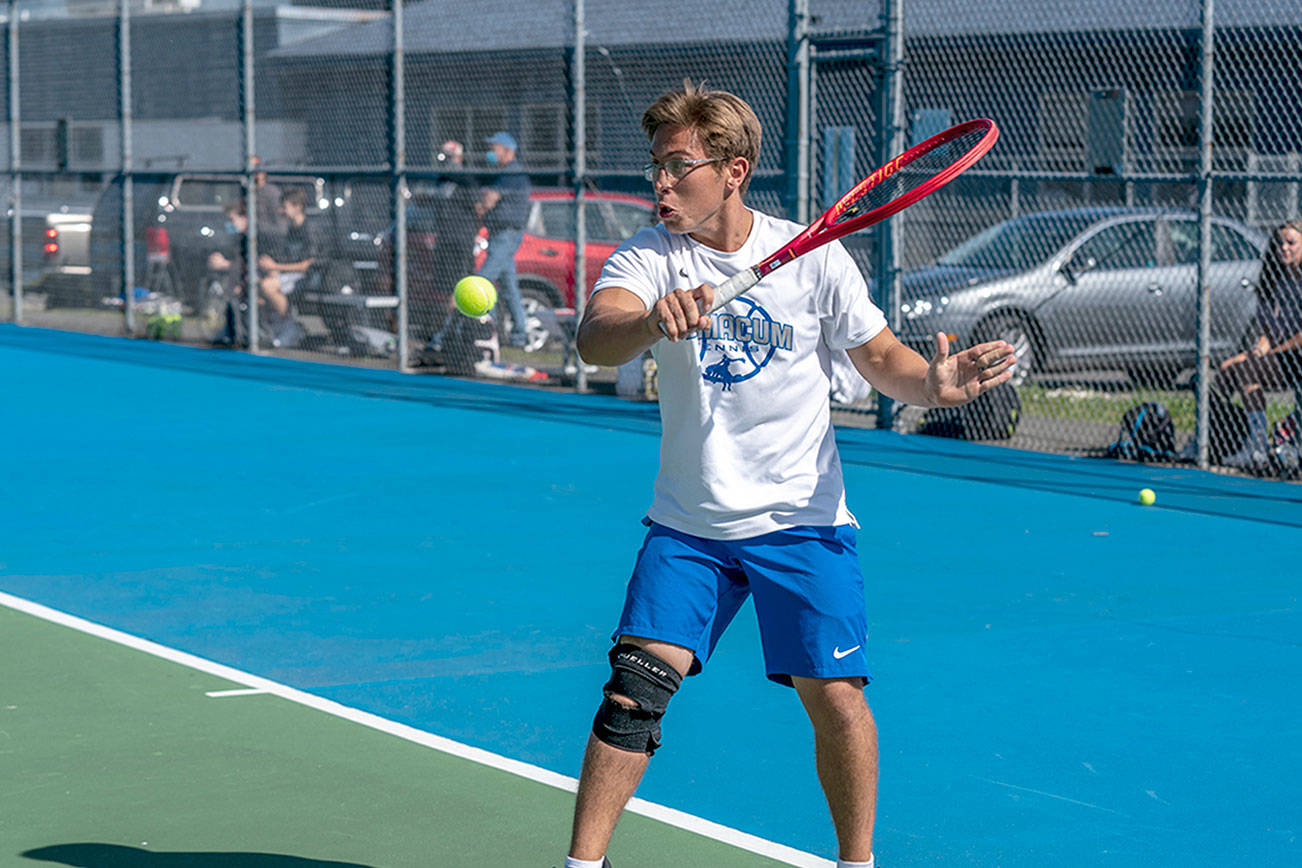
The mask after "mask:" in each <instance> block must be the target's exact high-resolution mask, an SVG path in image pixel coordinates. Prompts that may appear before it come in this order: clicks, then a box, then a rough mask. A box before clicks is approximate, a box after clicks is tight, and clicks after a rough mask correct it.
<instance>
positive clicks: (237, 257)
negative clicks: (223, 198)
mask: <svg viewBox="0 0 1302 868" xmlns="http://www.w3.org/2000/svg"><path fill="white" fill-rule="evenodd" d="M222 213H224V214H225V215H226V236H225V237H224V238H222V240H221V242H220V243H219V244H218V247H217V249H216V250H214V251H212V252H211V253H209V254H208V277H207V278H206V279H205V281H204V283H205V285H211V284H212V283H214V282H220V283H221V285H222V289H223V291H224V292H225V293H227V294H230V293H232V292H234V290H235V289H236V288H237V287H240V286H243V284H244V278H245V274H244V249H245V243H246V241H245V238H246V236H247V235H248V233H249V212H248V209H247V208H246V207H245V205H244V200H243V199H236V200H235V201H234V202H227V203H226V207H225V208H223V209H222Z"/></svg>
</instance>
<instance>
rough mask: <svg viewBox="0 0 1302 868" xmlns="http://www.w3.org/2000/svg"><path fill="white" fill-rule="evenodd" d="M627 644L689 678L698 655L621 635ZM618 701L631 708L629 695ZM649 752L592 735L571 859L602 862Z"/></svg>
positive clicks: (581, 776) (577, 802)
mask: <svg viewBox="0 0 1302 868" xmlns="http://www.w3.org/2000/svg"><path fill="white" fill-rule="evenodd" d="M619 641H620V642H621V643H628V644H630V645H637V646H639V647H641V648H645V649H646V650H648V651H650V652H651V653H652V654H655V655H657V656H658V657H660V658H661V659H663V660H665V661H666V662H668V663H669V664H670V665H671V666H673V667H674V668H675V669H677V670H678V672H679V674H680V675H684V676H685V675H686V674H687V670H688V669H689V668H691V665H692V656H693V655H692V652H691V651H689V650H688V649H686V648H683V647H682V646H680V645H671V644H669V643H667V642H656V641H653V640H650V639H642V638H639V637H636V636H621V637H620V638H619ZM611 698H612V699H614V700H615V701H616V702H619V703H621V704H622V705H626V706H629V707H631V706H632V705H633V704H634V703H633V701H632V700H630V699H628V698H627V697H621V696H612V697H611ZM650 760H651V757H650V756H649V755H648V754H645V753H641V752H637V751H627V750H621V749H620V748H617V747H612V746H611V745H608V744H606V743H605V742H603V741H601V740H600V739H598V738H597V737H596V736H594V735H590V736H588V747H587V750H586V751H585V752H584V755H583V771H582V772H580V773H579V792H578V795H577V796H576V797H575V801H574V830H573V833H572V835H571V837H570V855H571V856H573V857H574V858H576V859H591V860H596V859H600V858H601V857H602V856H604V855H605V853H606V848H607V846H608V845H609V844H610V836H611V835H612V834H614V831H615V823H616V822H618V820H619V815H620V814H622V813H623V812H624V806H625V805H626V804H628V800H629V799H631V798H633V793H634V792H636V791H637V785H638V784H639V783H641V781H642V775H643V773H645V772H646V767H647V763H648V762H649V761H650Z"/></svg>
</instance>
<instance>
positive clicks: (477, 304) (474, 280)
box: [452, 274, 497, 319]
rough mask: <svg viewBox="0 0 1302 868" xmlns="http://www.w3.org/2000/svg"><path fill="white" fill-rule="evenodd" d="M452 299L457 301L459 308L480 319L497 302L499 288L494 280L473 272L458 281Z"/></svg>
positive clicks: (467, 314)
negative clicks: (494, 284) (494, 283)
mask: <svg viewBox="0 0 1302 868" xmlns="http://www.w3.org/2000/svg"><path fill="white" fill-rule="evenodd" d="M452 300H453V301H455V302H456V303H457V310H459V311H461V312H462V313H464V314H465V315H466V316H470V317H474V318H475V319H478V318H479V317H481V316H483V315H484V314H486V313H488V312H489V311H490V310H492V309H493V305H495V304H497V290H496V289H495V288H494V287H493V282H492V281H490V280H488V279H487V278H484V277H480V276H479V275H477V274H472V275H470V276H469V277H463V278H461V279H460V280H458V281H457V285H456V286H455V287H453V288H452Z"/></svg>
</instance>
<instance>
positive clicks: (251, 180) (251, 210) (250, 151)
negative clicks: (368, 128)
mask: <svg viewBox="0 0 1302 868" xmlns="http://www.w3.org/2000/svg"><path fill="white" fill-rule="evenodd" d="M240 70H241V75H240V98H241V100H242V101H243V103H244V119H243V123H244V191H245V193H244V211H245V216H246V217H247V218H248V221H249V223H248V229H246V230H245V233H244V299H245V301H247V302H248V308H249V309H248V313H247V322H248V333H249V352H251V353H256V352H257V351H258V181H257V177H256V176H257V169H258V157H257V154H258V151H257V141H258V140H257V108H256V107H255V106H254V104H253V96H254V95H253V2H252V0H243V3H242V4H241V6H240ZM236 314H238V311H236Z"/></svg>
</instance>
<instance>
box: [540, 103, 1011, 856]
mask: <svg viewBox="0 0 1302 868" xmlns="http://www.w3.org/2000/svg"><path fill="white" fill-rule="evenodd" d="M642 127H643V129H644V130H645V131H646V133H647V135H648V137H649V138H650V140H651V162H650V163H649V164H647V166H646V176H647V178H648V180H650V181H651V183H652V184H653V185H654V189H655V197H656V202H657V204H658V207H659V218H660V222H659V224H658V225H657V226H655V227H651V228H647V229H644V230H642V231H640V232H638V233H637V234H636V235H634V236H633V237H632V238H630V239H629V240H628V241H626V242H625V243H624V244H623V245H622V246H621V247H620V248H619V249H618V250H616V251H615V253H614V254H613V255H612V256H611V257H610V259H609V260H608V261H607V262H606V265H605V268H604V270H603V272H602V275H601V278H600V279H599V280H598V282H597V285H596V289H595V293H594V295H593V297H592V300H591V302H590V303H589V304H588V307H587V310H586V312H585V314H584V317H583V321H582V322H581V323H580V326H579V331H578V349H579V353H580V355H581V356H582V357H583V359H584V360H585V361H587V362H590V363H593V364H599V365H619V364H621V363H623V362H626V361H628V360H629V359H632V358H634V357H636V356H638V355H639V354H641V353H642V352H643V351H644V350H646V349H647V348H648V347H650V348H651V349H652V353H653V355H654V356H655V360H656V364H657V367H658V372H659V390H660V416H661V421H662V429H663V433H662V437H661V449H660V455H661V459H660V473H659V476H658V477H657V479H656V483H655V496H654V500H653V502H652V504H651V507H650V509H649V510H648V511H647V515H646V518H645V519H644V523H645V524H646V525H647V527H648V531H647V535H646V540H645V542H644V544H643V546H642V550H641V551H640V552H639V554H638V556H637V560H636V564H635V566H634V568H633V575H632V577H631V579H630V580H629V584H628V589H627V593H626V597H625V603H624V610H623V614H622V615H621V616H620V621H619V626H618V628H617V629H616V630H615V634H614V638H615V644H614V647H613V648H612V649H611V652H610V660H611V666H612V675H611V677H610V680H609V681H608V682H607V683H606V685H605V688H604V694H605V698H604V700H603V702H602V703H601V706H600V708H599V710H598V712H597V715H596V718H595V720H594V722H593V731H592V735H591V737H590V738H589V739H588V746H587V750H586V753H585V755H584V760H583V771H582V774H581V776H580V780H579V790H578V796H577V800H576V804H575V815H574V827H573V837H572V838H571V842H570V852H569V857H568V858H567V859H566V860H565V865H566V868H601V866H603V865H609V862H608V861H607V860H606V859H605V853H606V848H607V845H608V843H609V841H610V837H611V835H612V833H613V831H614V828H615V823H616V821H617V820H618V818H619V815H620V813H621V812H622V811H623V808H624V806H625V804H626V803H627V801H628V800H629V799H630V798H631V797H632V795H633V792H634V790H635V789H636V788H637V785H638V783H639V781H640V780H641V778H642V775H643V772H644V771H645V770H646V767H647V764H648V759H649V757H650V756H651V754H652V753H653V752H654V751H655V750H656V748H658V747H659V746H660V738H661V732H660V720H661V718H662V716H663V715H664V714H665V711H666V708H667V707H668V703H669V700H670V697H672V695H673V694H674V692H675V691H676V690H677V689H678V688H679V686H680V684H681V683H682V680H683V678H684V677H685V676H688V675H692V674H694V673H696V672H699V671H700V669H701V667H702V665H703V664H704V663H705V662H707V661H708V660H709V657H710V653H711V652H712V651H713V650H714V647H715V644H716V642H717V641H718V639H719V637H720V635H721V634H722V633H723V631H724V629H725V628H726V627H727V626H728V624H729V622H730V621H731V620H732V618H733V616H734V615H735V614H736V613H737V610H738V609H739V608H740V607H741V605H742V603H743V602H744V601H745V600H746V598H747V597H748V596H753V597H754V599H755V611H756V615H757V617H758V619H759V626H760V633H761V638H762V644H763V649H764V661H765V667H766V671H767V673H768V677H769V678H770V679H772V680H773V681H776V682H778V683H781V684H784V685H790V686H793V687H794V688H795V690H796V693H797V695H798V696H799V697H800V700H801V702H802V703H803V705H804V708H805V711H806V713H807V714H808V716H809V719H810V721H811V722H812V724H813V728H814V736H815V749H816V750H815V754H816V764H817V769H818V776H819V780H820V782H821V784H822V787H823V790H824V792H825V794H826V796H827V802H828V805H829V806H830V809H831V814H832V820H833V824H834V826H835V828H836V835H837V839H838V844H839V851H840V860H839V861H838V862H837V865H838V866H840V868H864V866H869V868H871V866H872V865H873V850H872V834H873V816H874V810H875V803H876V791H877V732H876V726H875V724H874V722H873V718H872V714H871V713H870V711H869V709H868V704H867V702H866V701H865V699H864V687H865V686H866V684H867V683H868V680H869V678H870V674H869V670H868V661H867V655H866V654H865V648H864V645H865V642H866V639H867V617H866V614H865V604H864V593H863V577H862V574H861V572H860V567H859V556H858V553H857V551H856V547H855V546H856V543H855V531H856V529H857V528H858V523H857V522H856V520H855V517H854V516H853V515H852V514H851V513H850V511H849V509H847V508H846V502H845V493H844V490H843V483H842V477H841V466H840V460H839V458H838V456H837V450H836V443H835V440H834V438H833V432H832V426H831V422H830V408H829V403H828V393H829V390H830V387H831V380H830V376H831V370H832V355H833V354H834V353H838V352H846V353H848V355H849V358H850V360H851V361H852V362H853V363H854V366H855V368H857V370H858V371H859V373H860V374H861V375H862V376H863V377H864V378H865V379H866V380H867V381H868V382H870V383H871V384H872V385H873V386H874V387H876V388H877V389H878V390H880V391H881V392H884V393H885V394H887V395H890V396H892V397H894V398H897V399H899V400H901V401H904V402H907V403H909V404H917V405H925V406H933V407H935V406H955V405H958V404H962V403H964V402H966V401H970V400H972V399H973V398H975V397H977V396H978V395H980V394H981V393H983V392H985V391H987V390H989V389H992V388H994V387H995V386H998V385H1000V384H1001V383H1004V382H1006V381H1007V380H1008V379H1009V377H1010V376H1011V375H1012V372H1011V370H1010V369H1011V368H1012V366H1013V364H1014V363H1015V359H1014V357H1013V354H1012V347H1011V346H1009V345H1008V344H1006V343H1004V342H1002V341H995V342H991V343H984V344H980V345H978V346H975V347H972V348H970V349H966V350H963V351H962V352H959V353H956V354H953V355H951V354H950V352H949V346H948V342H947V340H946V338H945V336H944V335H943V334H938V335H936V351H935V354H934V355H933V356H932V358H931V360H930V361H928V360H926V359H924V358H923V357H922V356H920V355H918V354H917V353H915V352H914V351H913V350H910V349H908V348H907V347H905V346H904V345H903V344H902V343H900V342H899V340H898V339H896V337H895V336H894V335H893V334H892V333H891V331H890V329H888V328H887V325H886V320H885V317H884V316H883V315H882V312H881V311H880V310H879V309H878V308H877V307H875V306H874V305H873V303H872V302H871V301H870V299H869V296H868V288H867V285H866V284H865V282H864V279H863V277H862V276H861V275H860V273H859V271H858V269H857V268H856V267H855V264H854V262H853V261H852V260H851V258H850V256H849V254H847V253H846V251H845V249H844V247H842V246H841V244H840V242H834V243H832V244H829V245H826V246H824V247H821V248H819V249H817V250H814V251H811V252H810V253H808V254H806V255H804V256H801V257H799V258H797V259H796V260H795V261H793V262H791V263H789V264H787V265H785V266H783V267H782V268H780V269H778V270H777V271H775V272H773V273H772V274H770V275H768V276H767V277H766V278H765V279H764V280H762V281H761V282H760V283H759V284H758V285H756V286H755V287H754V288H752V289H751V290H750V291H749V292H748V293H747V294H746V295H744V296H742V297H741V298H738V299H736V300H735V301H733V302H731V303H730V304H728V305H727V306H725V307H724V308H723V309H721V310H720V311H719V312H717V313H716V314H714V315H713V316H705V315H702V314H701V311H702V310H709V309H710V305H711V302H712V300H713V290H712V287H713V286H715V285H717V284H718V283H719V282H721V281H723V280H724V279H726V278H728V277H730V276H732V275H733V274H735V273H736V272H738V271H740V270H742V269H744V268H747V267H749V266H750V265H752V264H753V263H755V262H758V261H760V260H761V259H763V258H764V257H765V256H766V255H768V254H769V253H771V252H772V251H774V250H776V249H778V248H779V247H781V246H782V245H783V244H785V243H786V242H787V241H789V240H791V239H792V238H793V237H795V235H796V234H797V233H798V232H799V231H800V230H801V228H802V227H800V226H797V225H796V224H794V223H790V222H787V221H784V220H778V219H776V218H774V217H771V216H769V215H767V214H763V213H761V212H759V211H755V210H752V209H750V208H748V207H747V206H746V205H745V204H744V202H743V196H744V194H745V192H746V188H747V185H748V183H749V181H750V178H751V173H752V171H753V169H754V167H755V164H756V160H757V159H758V157H759V152H760V124H759V120H758V119H757V118H756V117H755V113H754V111H752V110H751V108H750V106H748V105H747V104H746V103H745V102H744V101H743V100H741V99H740V98H738V97H736V96H734V95H733V94H730V93H726V92H723V91H716V90H708V89H705V88H704V87H696V86H693V85H692V84H691V83H685V84H684V86H683V88H682V89H681V90H677V91H671V92H669V93H666V94H664V95H663V96H661V97H660V98H659V99H658V100H657V101H656V102H655V103H654V104H653V105H651V107H650V108H648V109H647V110H646V112H645V114H644V115H643V116H642ZM757 723H760V721H755V720H753V719H750V718H747V717H746V715H745V714H744V713H743V712H741V711H739V712H738V714H737V719H736V720H735V721H733V722H732V723H731V724H726V722H725V724H726V725H724V726H723V727H722V728H721V730H720V731H721V732H727V730H728V728H729V726H736V727H743V726H752V725H756V724H757Z"/></svg>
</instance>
